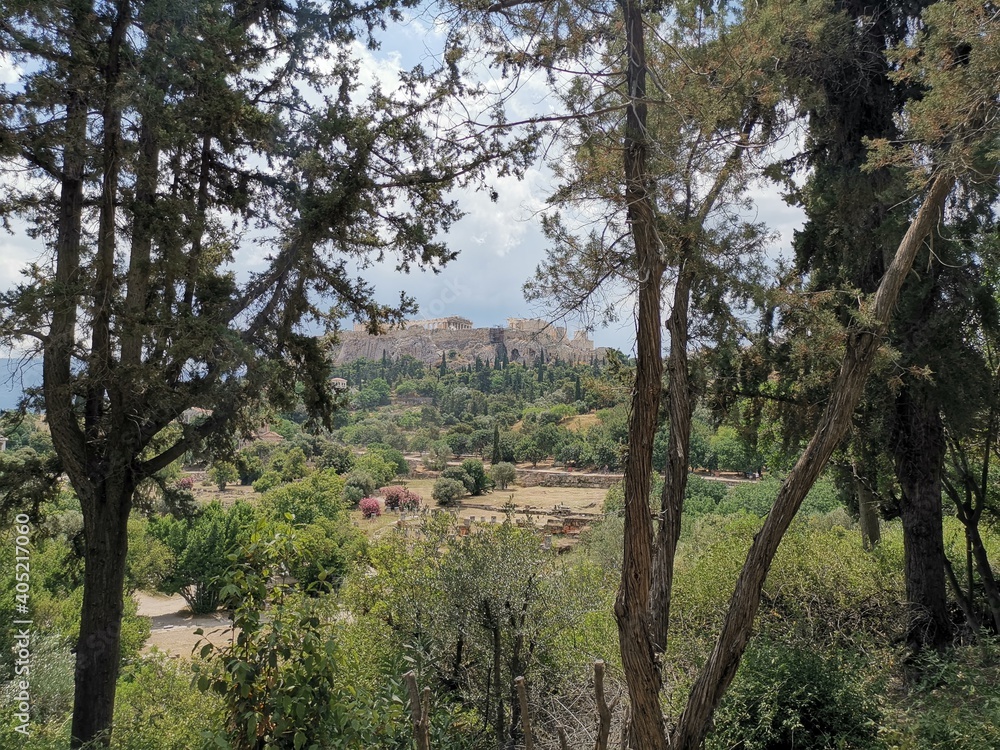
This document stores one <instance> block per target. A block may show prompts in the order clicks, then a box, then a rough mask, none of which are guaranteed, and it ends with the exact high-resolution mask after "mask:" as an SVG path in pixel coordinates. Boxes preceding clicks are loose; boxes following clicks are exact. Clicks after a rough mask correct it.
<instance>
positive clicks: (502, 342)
mask: <svg viewBox="0 0 1000 750" xmlns="http://www.w3.org/2000/svg"><path fill="white" fill-rule="evenodd" d="M503 350H506V352H507V358H508V359H509V361H511V362H520V363H522V364H527V365H531V364H534V362H535V361H536V360H537V359H538V357H539V355H540V354H544V357H545V360H546V361H548V360H552V359H556V358H558V359H560V360H561V361H563V362H590V361H591V359H592V358H593V357H594V356H597V357H598V359H602V360H603V359H604V354H605V352H606V351H607V350H606V349H605V348H604V347H598V348H596V349H594V348H584V347H582V346H579V345H578V344H576V343H575V342H573V341H571V340H570V339H568V338H565V337H564V338H562V339H558V338H557V337H555V336H553V335H549V334H547V333H541V334H529V333H526V332H523V331H512V330H510V329H506V328H472V329H468V330H430V331H429V330H425V329H422V328H409V329H406V330H398V331H389V332H388V333H384V334H382V335H380V336H372V335H370V334H367V333H363V332H360V331H343V332H341V333H340V343H339V344H338V345H337V346H336V347H335V348H334V353H333V355H334V359H333V361H334V364H337V365H341V364H344V363H346V362H353V361H354V360H356V359H362V358H364V359H381V358H382V354H383V353H385V354H386V356H388V357H393V358H395V357H400V356H403V355H407V354H408V355H409V356H411V357H414V358H415V359H419V360H420V361H421V362H424V363H425V364H428V365H435V364H438V363H440V362H441V355H442V353H443V354H444V355H445V356H446V357H447V359H448V363H449V365H450V366H453V367H456V366H459V365H466V364H471V363H472V362H474V361H475V359H476V357H477V356H478V357H479V358H480V359H482V360H484V361H485V360H490V361H493V359H494V358H495V357H496V355H497V354H498V353H500V354H501V356H502V352H503ZM452 352H454V355H453V354H452Z"/></svg>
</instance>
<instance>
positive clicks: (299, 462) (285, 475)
mask: <svg viewBox="0 0 1000 750" xmlns="http://www.w3.org/2000/svg"><path fill="white" fill-rule="evenodd" d="M308 473H309V467H308V466H307V465H306V454H305V451H303V450H302V449H301V448H292V449H291V450H290V451H288V453H286V454H285V458H284V461H283V462H282V464H281V480H282V481H283V482H294V481H295V480H296V479H302V478H303V477H305V476H306V474H308Z"/></svg>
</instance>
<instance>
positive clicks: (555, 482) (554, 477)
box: [515, 469, 622, 489]
mask: <svg viewBox="0 0 1000 750" xmlns="http://www.w3.org/2000/svg"><path fill="white" fill-rule="evenodd" d="M621 480H622V475H621V474H589V473H587V472H583V471H572V472H570V471H552V470H547V469H518V470H517V479H515V482H516V483H517V484H518V485H520V486H521V487H594V488H598V489H608V488H610V487H613V486H614V485H616V484H617V483H618V482H620V481H621Z"/></svg>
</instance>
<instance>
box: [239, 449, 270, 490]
mask: <svg viewBox="0 0 1000 750" xmlns="http://www.w3.org/2000/svg"><path fill="white" fill-rule="evenodd" d="M236 470H237V471H238V472H239V473H240V484H242V485H243V486H244V487H246V486H248V485H251V484H253V483H254V482H256V481H257V480H258V479H260V478H261V476H262V475H263V474H264V461H263V460H261V457H260V456H258V455H257V453H256V452H254V451H253V450H252V449H250V448H244V449H243V450H241V451H240V452H239V454H237V456H236Z"/></svg>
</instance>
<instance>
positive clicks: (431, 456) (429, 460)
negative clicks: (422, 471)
mask: <svg viewBox="0 0 1000 750" xmlns="http://www.w3.org/2000/svg"><path fill="white" fill-rule="evenodd" d="M450 458H451V447H450V446H449V445H448V443H446V442H445V441H444V440H435V441H433V442H432V443H431V444H430V445H429V446H427V455H426V456H424V459H423V460H424V466H426V467H427V468H428V469H430V470H431V471H441V470H442V469H444V468H445V467H446V466H447V465H448V459H450Z"/></svg>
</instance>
